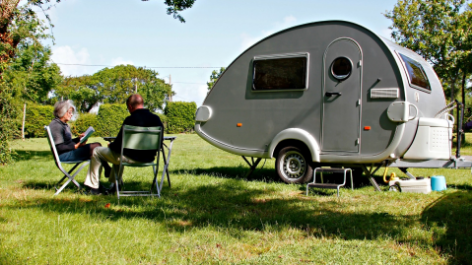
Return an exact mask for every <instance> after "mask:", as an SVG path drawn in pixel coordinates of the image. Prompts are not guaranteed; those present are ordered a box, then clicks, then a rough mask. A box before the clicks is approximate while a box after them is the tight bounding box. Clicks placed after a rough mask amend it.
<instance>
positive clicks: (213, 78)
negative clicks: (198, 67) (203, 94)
mask: <svg viewBox="0 0 472 265" xmlns="http://www.w3.org/2000/svg"><path fill="white" fill-rule="evenodd" d="M225 70H226V68H225V67H221V68H220V71H219V72H217V71H216V70H213V72H211V75H210V82H207V86H208V90H211V89H212V88H213V86H214V85H215V83H216V81H217V80H218V78H220V76H221V75H222V74H223V72H224V71H225Z"/></svg>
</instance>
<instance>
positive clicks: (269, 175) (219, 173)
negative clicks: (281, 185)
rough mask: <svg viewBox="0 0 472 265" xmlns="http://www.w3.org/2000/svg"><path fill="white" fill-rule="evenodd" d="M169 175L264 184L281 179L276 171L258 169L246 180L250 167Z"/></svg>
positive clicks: (173, 172) (207, 169) (174, 172)
mask: <svg viewBox="0 0 472 265" xmlns="http://www.w3.org/2000/svg"><path fill="white" fill-rule="evenodd" d="M169 173H170V174H171V175H172V174H185V173H189V174H192V175H197V176H202V175H205V176H211V177H219V178H227V179H247V180H248V181H264V182H268V183H271V182H280V178H279V177H278V176H277V174H276V172H275V170H273V169H265V168H262V169H260V168H258V169H256V170H254V171H253V172H252V174H251V175H250V176H249V177H248V178H246V176H247V174H248V173H249V167H242V166H240V167H211V168H196V169H192V170H171V171H169Z"/></svg>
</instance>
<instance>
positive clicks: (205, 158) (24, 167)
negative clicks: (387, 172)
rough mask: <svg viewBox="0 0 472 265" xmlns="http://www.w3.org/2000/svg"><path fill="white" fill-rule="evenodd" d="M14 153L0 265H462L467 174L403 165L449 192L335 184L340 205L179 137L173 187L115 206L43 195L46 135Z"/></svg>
mask: <svg viewBox="0 0 472 265" xmlns="http://www.w3.org/2000/svg"><path fill="white" fill-rule="evenodd" d="M97 140H100V139H99V138H95V139H91V141H89V142H93V141H97ZM102 143H105V142H102ZM13 146H14V149H15V150H16V151H17V153H18V155H19V156H18V160H17V162H15V163H13V164H11V165H8V166H4V167H0V264H140V263H142V264H233V263H237V264H348V263H354V264H398V263H400V264H428V263H429V264H446V263H452V264H467V263H471V260H472V240H471V238H472V222H471V220H472V175H471V173H470V170H445V169H441V170H420V169H415V170H412V171H411V172H412V173H413V174H415V175H423V176H431V175H444V176H446V179H447V182H448V190H447V191H444V192H432V193H431V194H428V195H424V194H412V193H395V192H374V189H373V188H372V187H371V186H363V187H360V188H356V189H355V190H354V191H351V190H349V189H342V190H341V197H340V198H339V199H338V198H337V197H336V194H335V191H332V190H328V191H323V190H314V191H311V192H310V195H309V196H305V192H304V191H305V186H304V185H286V184H283V183H281V182H280V181H279V180H278V178H277V177H276V175H275V172H274V161H273V160H268V161H267V163H266V164H265V166H264V168H263V169H261V167H262V165H260V166H259V167H258V169H257V170H256V171H255V172H254V174H253V176H252V178H251V179H250V180H246V179H245V178H244V175H245V174H246V173H247V170H248V167H247V165H246V164H245V163H244V161H243V160H242V159H241V158H240V157H237V156H234V155H231V154H228V153H225V152H223V151H221V150H218V149H216V148H214V147H212V146H210V145H209V144H207V143H206V142H204V141H203V140H201V139H200V138H199V137H198V136H196V135H178V137H177V140H176V141H175V144H174V150H173V153H172V157H171V167H170V174H171V181H172V187H171V188H169V186H168V184H167V182H166V183H165V185H164V189H163V196H162V198H160V199H157V198H123V199H120V203H119V204H118V203H117V200H116V196H87V195H81V194H79V193H76V192H75V190H74V188H73V186H72V185H71V186H69V188H67V189H66V190H65V191H64V192H63V193H61V194H60V195H59V196H53V194H54V190H53V188H52V187H53V185H54V183H55V182H56V181H57V180H58V179H59V178H60V174H59V173H60V172H59V171H58V170H57V168H56V167H55V165H54V162H53V160H52V156H51V155H50V151H49V147H48V145H47V141H46V139H31V140H26V141H17V142H15V143H14V145H13ZM464 152H470V150H468V148H466V150H464ZM261 164H262V163H261ZM161 170H162V167H161ZM379 171H382V170H379ZM391 171H395V172H397V174H401V173H400V172H399V171H397V170H391ZM382 172H383V171H382ZM378 174H380V173H378ZM150 177H151V169H150V168H145V169H126V171H125V183H126V180H128V183H130V185H131V186H132V187H133V188H143V187H146V185H150ZM84 178H85V170H84V171H83V172H82V173H81V174H80V175H79V176H78V178H77V179H78V180H79V182H81V183H83V180H84ZM102 181H104V182H105V183H106V184H107V182H106V180H105V179H102ZM382 188H384V189H386V188H387V187H385V186H383V187H382ZM108 203H110V205H111V206H110V207H109V208H107V207H105V206H106V205H107V204H108Z"/></svg>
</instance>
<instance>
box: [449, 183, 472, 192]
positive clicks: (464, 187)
mask: <svg viewBox="0 0 472 265" xmlns="http://www.w3.org/2000/svg"><path fill="white" fill-rule="evenodd" d="M451 187H452V188H455V189H458V190H466V191H472V185H468V184H459V185H455V184H454V185H452V186H451Z"/></svg>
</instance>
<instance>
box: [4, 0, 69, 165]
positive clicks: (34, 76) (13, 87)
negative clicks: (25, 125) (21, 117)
mask: <svg viewBox="0 0 472 265" xmlns="http://www.w3.org/2000/svg"><path fill="white" fill-rule="evenodd" d="M17 5H18V1H11V0H10V1H8V0H6V1H5V0H4V1H0V15H1V16H0V120H1V122H0V162H1V163H6V162H8V161H9V160H10V159H11V152H10V148H9V140H10V139H12V138H13V137H14V136H15V135H17V134H18V130H17V126H16V118H17V114H18V108H19V106H18V105H19V103H22V102H23V101H25V100H28V101H36V102H39V101H44V100H45V99H46V98H47V93H48V92H49V91H50V90H51V89H52V88H53V87H54V86H55V84H57V83H58V82H59V80H60V79H61V77H60V71H59V67H57V65H49V64H48V60H49V56H50V50H49V49H48V48H47V47H43V46H42V45H41V43H40V40H42V39H46V38H49V37H50V36H49V35H47V34H45V33H44V32H45V30H46V29H47V27H46V26H44V23H42V22H41V21H40V20H39V19H38V18H37V16H36V14H35V13H34V12H33V11H32V10H31V9H30V5H24V6H22V7H21V8H17ZM5 81H7V82H5Z"/></svg>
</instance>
